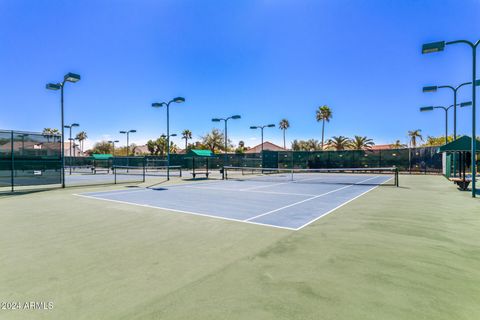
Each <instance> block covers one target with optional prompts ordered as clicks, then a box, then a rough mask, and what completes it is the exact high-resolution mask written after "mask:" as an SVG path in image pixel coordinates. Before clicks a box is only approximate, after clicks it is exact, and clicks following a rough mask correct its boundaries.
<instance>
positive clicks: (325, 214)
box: [295, 178, 393, 231]
mask: <svg viewBox="0 0 480 320" xmlns="http://www.w3.org/2000/svg"><path fill="white" fill-rule="evenodd" d="M392 179H393V178H390V179H388V180H385V181H384V182H382V183H381V184H379V185H378V186H373V187H372V188H370V189H368V190H367V191H365V192H362V193H361V194H359V195H358V196H356V197H353V198H352V199H350V200H348V201H345V202H344V203H342V204H341V205H338V206H336V207H335V208H333V209H331V210H329V211H327V212H325V213H324V214H322V215H321V216H318V217H316V218H315V219H313V220H310V221H309V222H307V223H305V224H304V225H302V226H300V227H298V228H296V229H295V230H296V231H298V230H300V229H303V228H304V227H306V226H308V225H309V224H312V223H314V222H315V221H317V220H318V219H320V218H323V217H325V216H327V215H329V214H330V213H332V212H333V211H335V210H337V209H338V208H340V207H343V206H344V205H346V204H347V203H349V202H352V201H353V200H355V199H357V198H360V197H361V196H363V195H364V194H366V193H368V192H370V191H372V190H374V189H376V188H378V187H380V186H381V185H382V184H384V183H386V182H388V181H390V180H392Z"/></svg>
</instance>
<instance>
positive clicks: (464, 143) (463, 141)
mask: <svg viewBox="0 0 480 320" xmlns="http://www.w3.org/2000/svg"><path fill="white" fill-rule="evenodd" d="M439 150H440V152H449V151H452V152H453V151H471V150H472V138H470V137H469V136H462V137H460V138H458V139H457V140H455V141H452V142H450V143H447V144H446V145H443V146H441V147H440V149H439ZM477 151H479V152H480V141H479V140H477Z"/></svg>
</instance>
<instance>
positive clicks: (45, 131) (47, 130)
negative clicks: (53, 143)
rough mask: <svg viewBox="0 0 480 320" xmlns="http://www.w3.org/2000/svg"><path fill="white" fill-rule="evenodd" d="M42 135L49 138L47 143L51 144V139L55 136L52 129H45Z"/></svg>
mask: <svg viewBox="0 0 480 320" xmlns="http://www.w3.org/2000/svg"><path fill="white" fill-rule="evenodd" d="M42 135H44V136H45V137H46V138H47V142H50V138H51V137H52V136H53V133H52V128H44V129H43V131H42Z"/></svg>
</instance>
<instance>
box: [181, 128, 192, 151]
mask: <svg viewBox="0 0 480 320" xmlns="http://www.w3.org/2000/svg"><path fill="white" fill-rule="evenodd" d="M182 139H185V151H187V148H188V139H192V131H190V130H188V129H185V130H183V131H182Z"/></svg>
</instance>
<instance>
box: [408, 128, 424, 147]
mask: <svg viewBox="0 0 480 320" xmlns="http://www.w3.org/2000/svg"><path fill="white" fill-rule="evenodd" d="M408 136H409V137H410V145H411V146H412V147H414V148H415V147H416V146H417V139H420V141H423V136H422V130H421V129H417V130H411V131H408Z"/></svg>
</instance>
